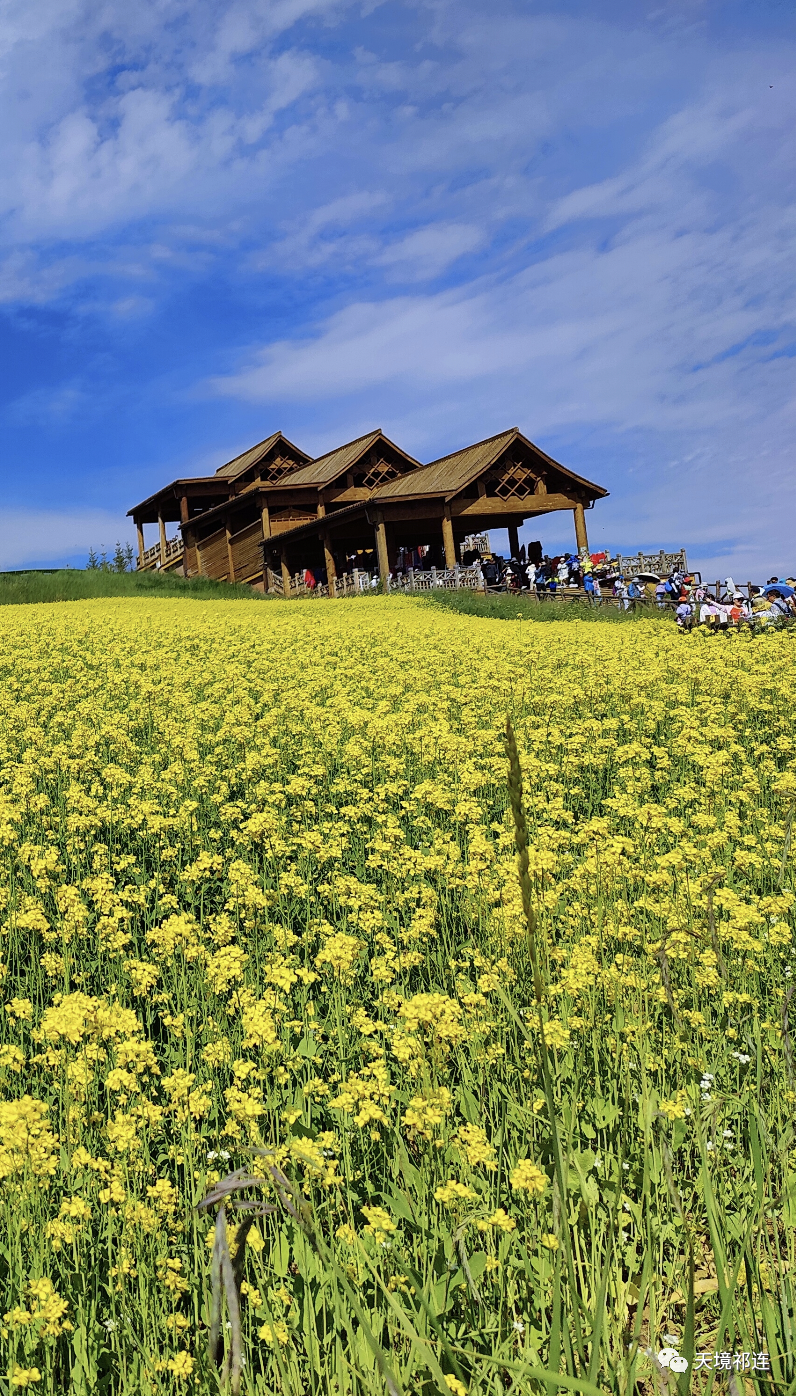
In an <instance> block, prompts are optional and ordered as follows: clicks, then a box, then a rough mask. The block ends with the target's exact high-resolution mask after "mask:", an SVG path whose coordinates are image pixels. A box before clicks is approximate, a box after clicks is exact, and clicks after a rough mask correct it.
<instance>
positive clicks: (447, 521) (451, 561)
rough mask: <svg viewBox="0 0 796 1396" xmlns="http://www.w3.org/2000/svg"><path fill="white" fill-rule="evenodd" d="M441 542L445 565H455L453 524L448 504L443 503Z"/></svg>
mask: <svg viewBox="0 0 796 1396" xmlns="http://www.w3.org/2000/svg"><path fill="white" fill-rule="evenodd" d="M442 542H443V545H444V548H445V566H446V567H455V566H456V544H455V542H454V540H453V524H452V523H451V507H450V504H446V505H445V512H444V514H443V515H442Z"/></svg>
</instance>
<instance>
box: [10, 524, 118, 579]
mask: <svg viewBox="0 0 796 1396" xmlns="http://www.w3.org/2000/svg"><path fill="white" fill-rule="evenodd" d="M117 540H118V541H121V542H122V543H125V542H132V541H133V530H132V529H131V527H130V520H129V519H125V518H120V517H119V516H118V515H116V514H112V513H109V512H108V511H106V510H104V509H86V510H83V511H75V512H69V511H64V512H58V511H57V510H54V509H4V510H3V512H2V514H0V571H3V570H4V571H10V570H12V569H13V568H16V567H24V566H25V564H26V563H31V562H34V563H38V564H43V563H46V562H47V561H53V562H59V561H60V560H62V559H64V558H70V557H73V558H76V557H85V555H86V554H87V552H88V550H89V548H94V549H96V550H98V551H99V550H101V549H103V548H105V549H107V550H109V551H112V550H113V548H114V546H115V544H116V542H117Z"/></svg>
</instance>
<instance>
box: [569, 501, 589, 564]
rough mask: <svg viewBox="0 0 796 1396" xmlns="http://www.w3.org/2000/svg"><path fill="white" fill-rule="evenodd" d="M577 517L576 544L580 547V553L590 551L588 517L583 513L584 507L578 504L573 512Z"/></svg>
mask: <svg viewBox="0 0 796 1396" xmlns="http://www.w3.org/2000/svg"><path fill="white" fill-rule="evenodd" d="M572 512H573V513H574V515H575V542H576V543H577V545H578V552H579V553H580V552H583V550H584V549H585V550H586V552H588V551H589V539H588V535H587V533H586V515H585V513H584V512H583V505H582V504H576V505H575V508H574V509H573V511H572Z"/></svg>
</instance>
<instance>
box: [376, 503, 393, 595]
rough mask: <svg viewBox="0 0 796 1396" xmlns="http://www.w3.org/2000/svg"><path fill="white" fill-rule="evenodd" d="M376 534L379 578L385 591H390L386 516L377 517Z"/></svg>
mask: <svg viewBox="0 0 796 1396" xmlns="http://www.w3.org/2000/svg"><path fill="white" fill-rule="evenodd" d="M374 532H375V534H376V552H377V554H378V559H379V576H380V578H381V582H382V586H383V587H384V590H385V591H389V589H390V560H389V558H388V556H387V529H386V527H385V524H384V515H383V514H382V513H378V514H377V515H376V524H375V528H374Z"/></svg>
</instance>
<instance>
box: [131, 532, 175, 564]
mask: <svg viewBox="0 0 796 1396" xmlns="http://www.w3.org/2000/svg"><path fill="white" fill-rule="evenodd" d="M182 554H183V541H182V538H181V536H180V535H179V534H178V535H177V537H176V538H167V539H166V559H165V561H166V563H167V564H168V563H169V562H173V561H174V559H175V558H178V557H182ZM162 565H163V562H162V560H161V556H160V544H159V543H155V544H154V546H153V547H151V548H147V549H146V550H145V552H144V555H143V557H142V558H141V561H140V562H139V564H138V566H139V568H140V569H141V570H143V569H144V568H145V567H161V566H162Z"/></svg>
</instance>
